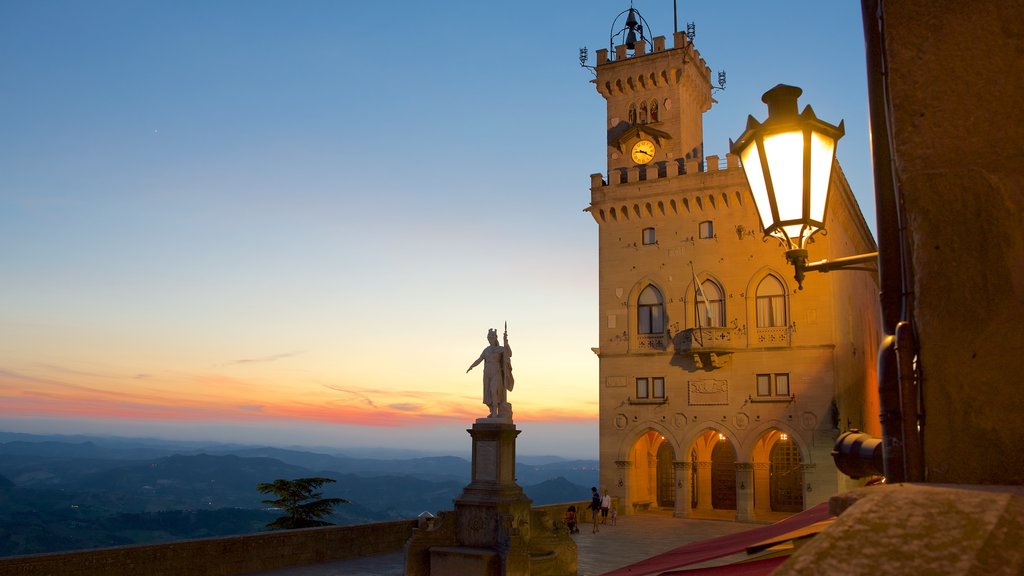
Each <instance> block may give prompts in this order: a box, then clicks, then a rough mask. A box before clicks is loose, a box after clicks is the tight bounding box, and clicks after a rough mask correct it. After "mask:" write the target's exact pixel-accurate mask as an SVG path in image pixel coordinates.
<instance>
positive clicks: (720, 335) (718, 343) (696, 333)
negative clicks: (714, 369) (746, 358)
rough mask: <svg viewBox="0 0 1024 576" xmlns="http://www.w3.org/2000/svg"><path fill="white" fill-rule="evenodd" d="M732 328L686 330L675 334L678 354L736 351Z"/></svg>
mask: <svg viewBox="0 0 1024 576" xmlns="http://www.w3.org/2000/svg"><path fill="white" fill-rule="evenodd" d="M732 333H733V329H732V328H687V329H686V330H683V331H682V332H680V333H678V334H676V338H675V345H676V350H677V351H679V352H705V351H706V352H715V351H726V350H734V349H736V344H735V343H734V342H733V336H732Z"/></svg>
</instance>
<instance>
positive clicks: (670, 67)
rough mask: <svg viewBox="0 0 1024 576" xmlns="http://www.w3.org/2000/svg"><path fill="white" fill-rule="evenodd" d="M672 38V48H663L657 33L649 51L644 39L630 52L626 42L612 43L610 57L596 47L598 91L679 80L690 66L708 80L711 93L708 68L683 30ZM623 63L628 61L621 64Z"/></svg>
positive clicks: (639, 88)
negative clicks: (612, 51)
mask: <svg viewBox="0 0 1024 576" xmlns="http://www.w3.org/2000/svg"><path fill="white" fill-rule="evenodd" d="M674 42H675V45H674V46H673V47H672V48H669V49H666V48H665V37H664V36H656V37H655V38H654V40H653V42H652V47H651V48H652V49H651V50H650V51H648V49H647V42H646V41H644V40H639V41H637V42H636V47H635V48H634V49H633V51H632V52H633V53H632V54H630V53H629V49H628V48H627V47H626V45H624V44H620V45H618V46H615V47H614V53H613V54H612V55H611V58H609V53H608V50H607V49H604V48H602V49H600V50H598V51H597V75H598V78H597V81H596V84H597V91H598V92H600V93H601V95H602V96H604V97H605V98H608V97H610V96H611V95H612V94H624V93H627V92H629V93H632V92H638V91H643V90H645V89H647V88H653V87H658V86H664V85H667V84H670V83H672V84H678V83H679V82H681V81H682V80H683V78H684V75H685V71H686V70H687V69H692V70H693V73H694V74H696V76H697V77H698V78H699V79H701V80H704V81H705V82H706V83H707V86H708V94H709V96H710V87H711V68H710V67H708V65H707V63H706V62H705V61H704V58H702V57H701V55H700V52H699V51H698V50H697V48H696V47H694V45H693V42H690V40H689V38H687V37H686V35H685V34H684V33H682V32H676V33H675V35H674ZM626 63H629V64H630V65H629V66H624V64H626ZM637 66H640V68H639V69H638V68H637ZM709 104H710V103H709ZM709 107H710V105H709Z"/></svg>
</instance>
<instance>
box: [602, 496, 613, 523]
mask: <svg viewBox="0 0 1024 576" xmlns="http://www.w3.org/2000/svg"><path fill="white" fill-rule="evenodd" d="M611 507H612V497H611V496H609V495H608V489H607V488H605V490H604V498H601V524H607V523H608V510H609V509H610V508H611Z"/></svg>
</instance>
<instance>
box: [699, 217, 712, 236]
mask: <svg viewBox="0 0 1024 576" xmlns="http://www.w3.org/2000/svg"><path fill="white" fill-rule="evenodd" d="M697 228H698V230H697V231H698V235H699V237H700V238H703V239H707V238H714V237H715V225H714V224H713V223H712V222H711V220H705V221H703V222H701V223H700V224H699V225H698V226H697Z"/></svg>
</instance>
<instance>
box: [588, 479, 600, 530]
mask: <svg viewBox="0 0 1024 576" xmlns="http://www.w3.org/2000/svg"><path fill="white" fill-rule="evenodd" d="M600 513H601V495H600V494H598V493H597V486H591V487H590V515H591V516H593V517H594V529H593V530H591V532H590V533H591V534H597V533H598V532H600V531H601V529H600V528H598V527H597V518H598V515H599V514H600Z"/></svg>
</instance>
